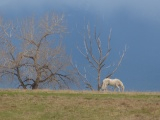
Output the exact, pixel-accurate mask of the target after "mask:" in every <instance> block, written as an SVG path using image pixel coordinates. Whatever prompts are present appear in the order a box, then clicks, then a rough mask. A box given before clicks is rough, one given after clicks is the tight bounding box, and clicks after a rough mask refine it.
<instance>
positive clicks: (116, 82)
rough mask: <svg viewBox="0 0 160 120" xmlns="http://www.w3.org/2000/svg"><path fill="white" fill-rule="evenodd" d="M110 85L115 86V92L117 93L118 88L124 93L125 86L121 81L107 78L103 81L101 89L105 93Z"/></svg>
mask: <svg viewBox="0 0 160 120" xmlns="http://www.w3.org/2000/svg"><path fill="white" fill-rule="evenodd" d="M108 85H110V86H114V91H116V88H118V91H119V92H120V91H122V92H123V91H124V85H123V83H122V81H120V80H119V79H110V78H105V79H104V80H103V83H102V87H101V89H102V90H104V91H105V90H107V86H108ZM120 88H121V90H120Z"/></svg>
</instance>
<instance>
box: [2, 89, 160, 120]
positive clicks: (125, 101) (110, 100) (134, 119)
mask: <svg viewBox="0 0 160 120" xmlns="http://www.w3.org/2000/svg"><path fill="white" fill-rule="evenodd" d="M159 113H160V93H148V92H144V93H138V92H124V93H111V92H110V93H104V92H90V91H51V90H35V91H31V90H0V120H143V119H144V120H159V119H160V114H159Z"/></svg>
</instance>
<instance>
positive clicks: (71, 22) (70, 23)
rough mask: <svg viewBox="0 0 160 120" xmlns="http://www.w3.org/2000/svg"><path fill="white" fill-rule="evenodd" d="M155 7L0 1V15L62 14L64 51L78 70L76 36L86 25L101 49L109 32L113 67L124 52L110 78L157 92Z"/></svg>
mask: <svg viewBox="0 0 160 120" xmlns="http://www.w3.org/2000/svg"><path fill="white" fill-rule="evenodd" d="M159 5H160V1H159V0H132V1H131V0H0V15H1V16H3V17H4V18H6V19H17V18H22V17H26V16H30V15H33V14H34V15H43V14H45V13H47V12H51V11H56V12H58V13H64V14H65V19H66V23H67V27H68V30H69V33H70V34H68V35H66V38H65V44H66V49H67V51H68V52H69V53H70V52H71V53H72V54H73V55H72V56H73V60H74V62H75V63H77V64H79V65H80V66H82V65H84V66H86V63H85V62H84V63H83V62H82V61H83V60H84V59H83V56H82V55H81V54H79V53H78V51H77V50H76V44H77V43H79V44H80V45H81V44H82V43H83V41H82V37H81V36H80V35H79V34H78V32H79V31H81V30H83V27H84V26H85V24H86V23H89V24H90V26H91V27H94V26H96V27H97V30H98V32H100V33H102V36H101V40H102V43H104V45H103V46H104V47H105V43H106V40H107V36H108V34H109V29H110V28H112V38H111V45H112V51H111V55H110V59H109V61H111V63H116V62H117V61H118V59H119V54H120V53H121V52H122V50H123V49H124V46H125V45H127V48H128V49H127V53H126V55H125V58H124V60H123V62H122V64H121V66H120V68H119V70H118V71H117V72H116V74H115V75H114V76H113V77H115V78H119V79H121V80H122V81H123V83H124V85H125V87H126V90H129V91H160V7H159ZM71 46H72V48H71ZM73 46H75V47H73ZM79 59H80V60H81V61H79ZM107 71H109V70H108V69H107V70H106V71H104V73H103V74H102V78H103V77H104V76H105V73H106V72H107Z"/></svg>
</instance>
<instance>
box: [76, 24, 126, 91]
mask: <svg viewBox="0 0 160 120" xmlns="http://www.w3.org/2000/svg"><path fill="white" fill-rule="evenodd" d="M111 32H112V31H111V29H110V33H109V36H108V41H107V42H108V45H107V46H106V47H107V50H106V52H104V53H103V50H102V46H101V45H102V43H101V39H100V34H97V31H96V28H95V30H94V34H93V35H92V34H91V30H90V26H89V25H87V32H86V34H85V35H84V47H85V52H83V51H82V50H81V49H79V47H78V50H79V51H80V53H81V54H82V55H83V56H84V57H85V58H86V60H87V61H88V62H89V64H90V66H91V67H92V68H93V69H94V70H96V72H97V78H96V80H97V90H98V91H99V90H100V89H101V73H102V70H103V68H105V67H106V64H105V62H106V60H107V58H108V56H109V54H110V51H111V47H110V40H111ZM94 44H95V45H96V47H93V46H95V45H94ZM97 50H98V51H97ZM125 52H126V48H125V50H124V51H123V53H122V55H121V56H120V60H119V62H118V64H117V65H116V66H114V67H115V68H114V69H113V71H112V72H110V73H109V74H106V78H107V77H111V76H112V75H113V74H114V73H115V72H116V71H117V69H118V67H119V66H120V64H121V62H122V60H123V57H124V55H125ZM96 53H98V54H96ZM109 66H111V65H109ZM77 71H78V72H79V70H78V68H77ZM79 74H80V76H82V77H83V78H84V79H87V78H86V75H83V74H82V73H81V72H79ZM85 84H86V86H87V88H90V89H91V90H93V86H92V84H91V83H90V82H88V80H85Z"/></svg>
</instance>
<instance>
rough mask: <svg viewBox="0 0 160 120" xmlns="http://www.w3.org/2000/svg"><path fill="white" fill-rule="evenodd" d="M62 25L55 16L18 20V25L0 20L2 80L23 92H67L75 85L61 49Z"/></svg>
mask: <svg viewBox="0 0 160 120" xmlns="http://www.w3.org/2000/svg"><path fill="white" fill-rule="evenodd" d="M63 21H64V16H63V15H57V14H49V15H46V16H44V17H42V18H41V19H37V20H35V18H34V17H32V18H29V19H25V20H19V21H18V22H17V24H13V23H5V22H3V20H2V19H0V42H1V47H0V49H1V50H0V76H1V80H12V81H16V83H17V87H19V88H23V89H28V88H29V89H38V88H45V87H47V88H54V89H66V88H67V89H69V88H70V87H71V85H72V84H76V85H77V84H78V80H77V79H76V76H74V71H73V70H72V68H71V64H70V57H69V56H67V55H66V53H65V49H64V48H63V45H62V40H61V39H62V38H63V34H64V33H65V32H66V27H65V26H64V23H63Z"/></svg>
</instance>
